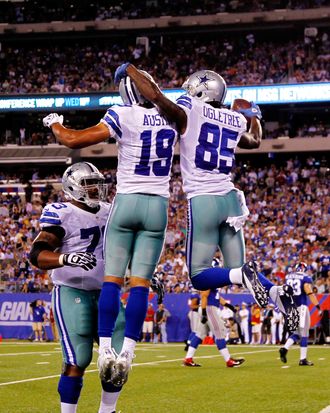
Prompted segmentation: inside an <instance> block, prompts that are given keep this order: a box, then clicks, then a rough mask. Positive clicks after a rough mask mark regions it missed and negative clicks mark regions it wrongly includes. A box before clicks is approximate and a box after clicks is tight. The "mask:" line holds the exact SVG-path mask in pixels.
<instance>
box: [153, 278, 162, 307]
mask: <svg viewBox="0 0 330 413" xmlns="http://www.w3.org/2000/svg"><path fill="white" fill-rule="evenodd" d="M150 287H151V289H152V291H153V292H154V293H156V294H157V295H158V299H157V303H158V304H162V302H163V300H164V295H165V286H164V283H163V281H161V280H160V279H159V278H158V277H157V275H154V276H153V277H152V279H151V281H150Z"/></svg>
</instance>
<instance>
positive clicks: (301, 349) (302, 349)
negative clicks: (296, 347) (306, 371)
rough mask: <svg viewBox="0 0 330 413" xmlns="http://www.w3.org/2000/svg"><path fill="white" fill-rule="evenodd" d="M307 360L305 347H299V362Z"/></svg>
mask: <svg viewBox="0 0 330 413" xmlns="http://www.w3.org/2000/svg"><path fill="white" fill-rule="evenodd" d="M306 358H307V347H300V360H303V359H306Z"/></svg>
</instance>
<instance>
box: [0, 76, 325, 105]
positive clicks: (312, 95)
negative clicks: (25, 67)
mask: <svg viewBox="0 0 330 413" xmlns="http://www.w3.org/2000/svg"><path fill="white" fill-rule="evenodd" d="M164 93H165V95H166V96H167V97H168V98H169V99H171V100H173V101H175V100H176V99H177V98H178V97H179V96H180V95H182V94H183V93H184V91H183V90H182V89H165V90H164ZM236 98H242V99H246V100H249V101H253V102H256V103H258V104H262V105H267V104H272V105H275V104H285V103H312V102H327V101H330V82H324V83H300V84H292V85H291V84H285V85H267V86H239V87H236V86H235V87H229V88H228V91H227V95H226V99H225V103H226V104H230V103H231V102H232V101H233V100H234V99H236ZM117 104H122V100H121V98H120V96H119V94H118V93H108V94H106V93H91V94H89V93H84V94H79V95H78V94H61V95H52V94H49V95H15V96H9V95H1V97H0V112H12V111H15V112H19V111H20V112H26V111H29V112H30V111H43V112H50V111H55V112H56V111H62V110H69V109H70V110H72V109H79V110H84V109H92V110H97V109H106V108H108V107H109V106H112V105H117Z"/></svg>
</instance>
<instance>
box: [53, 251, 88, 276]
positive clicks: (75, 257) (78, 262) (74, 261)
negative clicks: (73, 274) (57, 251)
mask: <svg viewBox="0 0 330 413" xmlns="http://www.w3.org/2000/svg"><path fill="white" fill-rule="evenodd" d="M58 262H59V264H60V265H63V266H65V265H67V266H69V267H81V268H82V269H83V270H85V271H89V270H91V269H93V268H94V267H95V266H96V257H95V255H94V254H92V253H90V252H74V253H71V254H61V255H60V257H59V260H58Z"/></svg>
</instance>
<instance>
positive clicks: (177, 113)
mask: <svg viewBox="0 0 330 413" xmlns="http://www.w3.org/2000/svg"><path fill="white" fill-rule="evenodd" d="M127 76H129V77H130V78H131V79H132V81H133V82H134V83H135V85H136V86H137V88H138V89H139V91H140V93H142V94H143V95H144V96H145V97H146V98H147V99H148V100H149V101H151V102H153V103H154V104H155V105H156V107H157V108H158V109H159V110H160V112H161V113H162V114H164V115H165V116H166V118H167V119H168V121H170V122H171V123H173V124H174V125H175V127H176V129H177V131H178V132H179V134H180V165H181V173H182V179H183V187H184V191H185V192H186V194H187V198H188V228H187V243H186V251H187V265H188V269H189V274H190V277H191V282H192V284H193V286H194V288H196V289H198V290H208V289H214V288H218V287H223V286H225V285H230V284H243V285H244V286H245V287H247V288H248V289H249V290H250V292H251V294H252V295H253V297H254V299H255V300H256V302H257V303H258V304H259V305H260V306H261V307H266V306H267V303H268V297H269V296H270V297H271V298H272V300H273V301H274V302H275V304H276V305H277V306H278V307H279V309H280V310H281V311H282V312H283V313H285V317H286V322H287V326H288V329H289V330H291V331H293V330H295V329H296V328H297V325H298V320H299V317H298V312H297V309H296V306H295V305H294V302H293V299H292V288H291V287H290V286H288V285H285V286H281V287H278V286H275V285H273V284H272V283H271V282H270V281H269V280H268V279H267V278H265V277H263V276H262V275H261V274H258V273H257V268H256V264H255V263H254V262H253V261H251V262H248V263H246V264H244V260H245V244H244V237H243V225H244V223H245V221H246V219H247V216H248V214H249V211H248V209H247V207H246V204H245V198H244V194H243V192H242V191H238V190H237V189H236V188H235V186H234V184H233V182H232V181H231V176H230V172H231V171H232V169H233V167H234V157H235V155H234V152H235V149H236V147H237V146H239V147H241V148H247V149H253V148H257V147H259V145H260V141H261V137H262V129H261V125H260V119H261V116H262V115H261V111H260V108H259V107H258V105H256V104H254V103H251V107H250V108H248V109H239V111H232V110H229V109H226V108H225V106H224V104H223V102H224V99H225V96H226V91H227V88H226V83H225V81H224V79H223V78H222V77H221V76H220V75H219V74H218V73H215V72H213V71H210V70H201V71H198V72H196V73H193V74H192V75H190V76H189V77H188V79H187V80H186V81H185V82H184V84H183V86H182V87H183V88H184V89H185V90H186V92H187V93H186V94H184V95H182V96H181V97H179V98H178V100H177V102H176V103H174V102H172V101H171V100H170V99H168V98H167V97H166V96H165V95H164V94H163V93H162V92H161V90H160V89H159V88H158V86H157V85H156V84H155V83H154V82H151V81H150V79H149V78H148V77H147V76H145V75H144V74H143V73H142V72H141V71H139V70H137V69H136V67H135V66H134V65H132V64H130V63H124V64H123V65H121V66H120V67H119V68H118V69H117V70H116V73H115V81H119V80H120V79H122V78H126V77H127ZM243 115H244V116H243ZM246 117H247V118H248V119H249V120H250V129H249V131H247V120H246ZM206 211H207V213H205V212H206ZM218 248H219V249H220V250H221V252H222V255H223V259H224V264H225V266H226V267H227V268H219V267H214V268H212V259H213V256H214V254H215V252H216V250H217V249H218ZM230 268H231V270H230Z"/></svg>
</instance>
